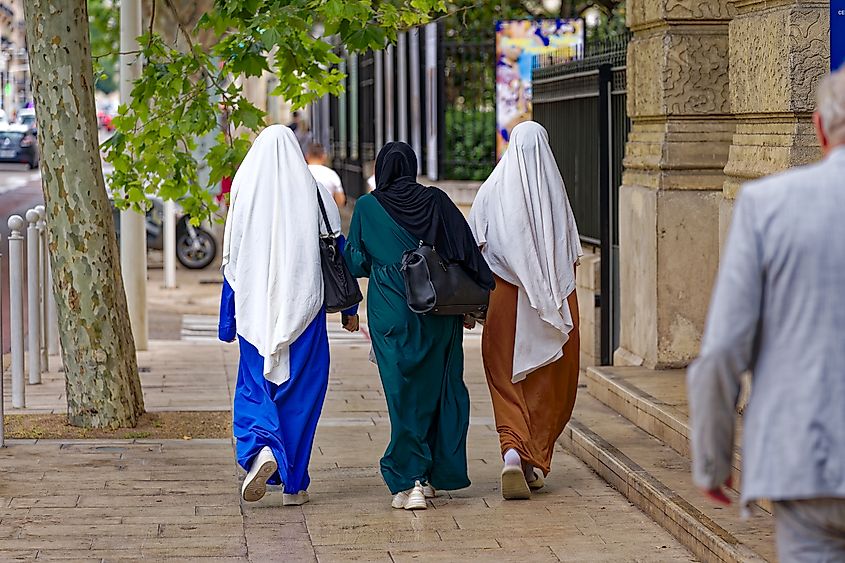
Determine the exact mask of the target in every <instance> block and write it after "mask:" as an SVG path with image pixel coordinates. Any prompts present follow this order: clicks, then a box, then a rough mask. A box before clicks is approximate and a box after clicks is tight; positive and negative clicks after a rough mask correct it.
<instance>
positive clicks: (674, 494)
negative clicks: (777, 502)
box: [561, 393, 775, 563]
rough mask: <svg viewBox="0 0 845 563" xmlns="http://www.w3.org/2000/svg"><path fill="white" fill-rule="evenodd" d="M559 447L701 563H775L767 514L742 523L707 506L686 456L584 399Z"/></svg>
mask: <svg viewBox="0 0 845 563" xmlns="http://www.w3.org/2000/svg"><path fill="white" fill-rule="evenodd" d="M561 442H562V444H563V445H564V447H566V448H567V449H568V450H569V451H571V452H572V453H573V454H574V455H576V456H577V457H579V458H580V459H581V460H582V461H584V462H585V463H586V464H587V465H589V466H590V467H591V468H592V469H593V470H594V471H596V473H598V474H599V475H600V476H601V477H603V478H604V479H605V480H606V481H607V482H608V483H610V484H611V485H613V486H614V487H615V488H616V489H618V490H619V491H620V492H621V493H622V494H624V495H625V496H626V497H627V498H628V499H629V500H630V501H631V502H632V503H634V504H635V505H636V506H637V507H639V508H640V509H641V510H643V511H644V512H645V513H646V514H648V515H649V516H651V517H652V518H653V519H654V520H655V521H656V522H657V523H658V524H660V525H662V526H663V527H664V528H666V529H667V530H668V531H669V532H670V533H671V534H672V535H674V536H675V537H676V538H678V540H679V541H680V542H681V543H682V544H684V545H685V546H686V547H687V548H688V549H689V550H690V551H692V552H693V554H694V555H695V556H696V557H698V558H699V559H700V560H702V561H718V562H732V563H733V562H737V563H738V562H759V561H774V560H775V552H774V544H775V542H774V528H773V524H774V521H773V519H772V517H771V516H770V515H769V514H768V513H767V512H765V511H763V510H761V509H760V508H759V507H756V506H754V507H752V509H751V512H752V516H751V517H750V518H749V519H747V520H743V519H742V518H741V517H740V515H739V512H740V511H739V507H738V506H736V504H734V505H733V506H731V507H728V508H723V507H718V506H715V505H713V504H711V503H710V502H708V501H707V500H706V499H704V497H703V496H702V495H701V493H700V492H699V491H698V490H697V489H696V488H695V486H694V485H693V484H692V480H691V479H690V462H689V459H688V458H687V457H685V456H683V455H681V454H680V453H679V452H677V451H676V450H675V449H674V448H672V447H670V446H668V445H666V444H665V443H663V442H662V441H661V440H658V439H657V438H655V437H654V436H652V435H651V434H649V433H648V432H646V431H645V430H643V429H642V428H640V427H638V426H637V425H635V424H633V423H632V422H631V421H629V420H627V419H626V418H625V417H623V416H622V415H620V414H619V413H617V412H615V411H614V410H612V409H611V408H609V407H607V406H606V405H604V404H602V403H601V402H600V401H598V400H597V399H595V398H593V397H592V396H591V395H589V394H588V393H582V394H581V395H579V397H578V403H577V405H576V407H575V414H574V416H573V418H572V420H571V421H570V423H569V425H568V426H567V428H566V430H565V431H564V433H563V436H562V437H561ZM732 496H733V498H734V500H735V502H736V500H737V498H736V495H735V494H733V493H732Z"/></svg>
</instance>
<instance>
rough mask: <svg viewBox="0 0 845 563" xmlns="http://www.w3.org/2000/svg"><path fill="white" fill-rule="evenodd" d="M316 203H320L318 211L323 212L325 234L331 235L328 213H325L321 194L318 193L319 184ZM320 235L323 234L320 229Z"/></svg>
mask: <svg viewBox="0 0 845 563" xmlns="http://www.w3.org/2000/svg"><path fill="white" fill-rule="evenodd" d="M317 203H319V204H320V213H322V214H323V221H324V222H325V223H326V236H327V237H331V236H332V224H331V223H330V222H329V214H328V213H326V206H325V205H324V204H323V196H322V194H321V193H320V186H319V185H317ZM320 236H323V231H322V229H320Z"/></svg>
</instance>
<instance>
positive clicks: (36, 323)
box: [0, 205, 59, 447]
mask: <svg viewBox="0 0 845 563" xmlns="http://www.w3.org/2000/svg"><path fill="white" fill-rule="evenodd" d="M8 226H9V230H10V234H9V240H8V258H9V328H10V335H9V337H10V353H11V360H12V361H11V366H10V368H11V374H10V375H11V386H12V389H11V399H12V408H14V409H23V408H26V386H27V384H29V385H38V384H40V383H41V374H42V373H44V372H46V371H48V370H49V369H50V366H49V361H50V356H51V355H54V354H58V353H59V330H58V320H57V315H56V302H55V298H54V296H53V291H52V280H53V276H52V272H51V269H50V260H49V252H48V244H47V238H48V236H47V212H46V210H45V208H44V206H43V205H39V206H37V207H35V208H33V209H30V210H29V211H27V212H26V215H25V218H24V217H21V216H20V215H12V216H11V217H9V221H8ZM24 286H26V291H24ZM24 310H26V313H27V315H26V323H24ZM0 325H2V323H0ZM3 336H4V335H2V333H0V341H3V342H4V340H3ZM25 343H26V345H25ZM0 374H2V375H3V376H4V375H5V370H4V366H3V365H2V363H0ZM27 376H28V377H27ZM4 402H5V395H4V389H3V377H0V447H2V446H3V445H5V435H4V427H3V423H2V421H3V411H4V409H3V406H4Z"/></svg>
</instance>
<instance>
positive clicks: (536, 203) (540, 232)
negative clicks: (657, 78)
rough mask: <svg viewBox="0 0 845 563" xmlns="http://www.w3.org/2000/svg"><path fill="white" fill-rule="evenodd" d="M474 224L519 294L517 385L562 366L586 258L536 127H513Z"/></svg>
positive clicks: (491, 260) (478, 201)
mask: <svg viewBox="0 0 845 563" xmlns="http://www.w3.org/2000/svg"><path fill="white" fill-rule="evenodd" d="M469 224H470V227H471V228H472V232H473V234H474V235H475V239H476V241H477V242H478V244H479V245H483V249H482V252H483V254H484V258H485V259H487V262H488V264H490V268H491V269H492V270H493V273H495V274H496V275H497V276H499V277H500V278H502V279H503V280H505V281H507V282H509V283H511V284H513V285H515V286H517V287H518V288H519V297H518V301H517V310H516V343H515V346H514V355H513V382H514V383H516V382H518V381H521V380H523V379H525V377H526V376H527V375H528V374H530V373H531V372H532V371H534V370H536V369H538V368H541V367H543V366H545V365H548V364H550V363H552V362H554V361H556V360H558V359H559V358H560V357H561V356H562V355H563V345H564V344H566V342H567V340H569V332H570V331H571V330H572V329H573V327H574V323H573V317H572V311H570V310H569V304H568V303H567V300H566V298H567V297H568V296H569V294H570V293H572V292H573V291H574V290H575V263H576V262H577V260H578V258H579V257H580V256H581V255H582V254H583V252H582V251H581V242H580V240H579V237H578V229H577V227H576V225H575V216H574V215H573V214H572V208H571V207H570V205H569V198H567V196H566V187H565V186H564V184H563V178H562V177H561V175H560V171H559V170H558V167H557V164H556V163H555V159H554V155H553V154H552V149H551V147H550V146H549V136H548V133H546V130H545V129H544V128H543V127H542V126H541V125H540V124H538V123H535V122H533V121H527V122H525V123H520V124H519V125H517V126H516V127H514V129H513V132H512V133H511V139H510V144H509V145H508V148H507V151H505V154H504V156H503V157H502V160H501V161H500V162H499V164H498V165H497V166H496V169H495V170H493V173H492V174H491V175H490V177H489V178H488V179H487V181H486V182H484V184H483V185H482V186H481V188H480V189H479V191H478V195H477V196H476V198H475V202H474V203H473V206H472V211H471V212H470V218H469Z"/></svg>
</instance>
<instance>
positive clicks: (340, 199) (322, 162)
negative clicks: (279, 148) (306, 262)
mask: <svg viewBox="0 0 845 563" xmlns="http://www.w3.org/2000/svg"><path fill="white" fill-rule="evenodd" d="M305 160H306V161H307V162H308V169H309V170H310V171H311V175H312V176H314V179H315V180H317V181H318V182H319V183H320V184H322V185H323V187H324V188H326V189H327V190H328V191H329V193H330V194H332V196H333V197H334V200H335V203H337V206H338V207H339V208H340V207H343V206H344V205H346V192H345V191H343V183H342V182H341V181H340V176H338V175H337V172H335V171H334V170H332V169H331V168H329V167H328V166H326V162H328V155H327V154H326V149H324V148H323V145H321V144H319V143H311V144H310V145H308V150H307V151H306V152H305Z"/></svg>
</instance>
